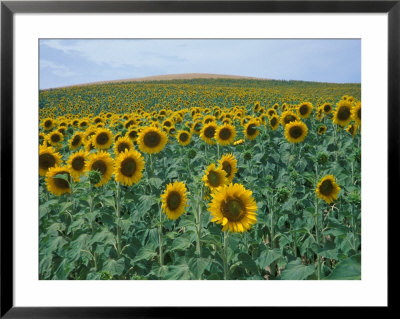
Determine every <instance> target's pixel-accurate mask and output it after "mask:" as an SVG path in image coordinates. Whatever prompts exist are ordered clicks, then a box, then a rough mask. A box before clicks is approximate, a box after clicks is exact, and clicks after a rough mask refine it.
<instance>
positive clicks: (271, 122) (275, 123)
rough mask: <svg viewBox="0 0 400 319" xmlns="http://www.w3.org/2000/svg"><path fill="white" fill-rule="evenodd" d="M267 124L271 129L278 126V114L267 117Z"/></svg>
mask: <svg viewBox="0 0 400 319" xmlns="http://www.w3.org/2000/svg"><path fill="white" fill-rule="evenodd" d="M269 126H270V127H271V129H272V130H273V131H275V130H276V129H277V128H278V127H279V117H278V115H272V116H271V117H270V119H269Z"/></svg>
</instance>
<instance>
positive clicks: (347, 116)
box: [333, 100, 352, 127]
mask: <svg viewBox="0 0 400 319" xmlns="http://www.w3.org/2000/svg"><path fill="white" fill-rule="evenodd" d="M351 109H352V104H351V103H350V102H348V101H345V100H342V101H340V102H339V103H338V104H336V110H335V114H334V115H333V123H335V124H337V125H340V126H342V127H345V126H346V125H347V124H349V122H350V121H351Z"/></svg>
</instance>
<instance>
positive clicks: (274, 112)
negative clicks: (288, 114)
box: [267, 107, 278, 117]
mask: <svg viewBox="0 0 400 319" xmlns="http://www.w3.org/2000/svg"><path fill="white" fill-rule="evenodd" d="M274 115H276V116H277V115H278V113H276V110H275V109H274V108H272V107H271V108H269V109H268V110H267V116H268V117H271V116H274Z"/></svg>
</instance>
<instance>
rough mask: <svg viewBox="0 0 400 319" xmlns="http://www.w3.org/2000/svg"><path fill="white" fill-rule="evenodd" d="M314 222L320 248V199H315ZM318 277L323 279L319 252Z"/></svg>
mask: <svg viewBox="0 0 400 319" xmlns="http://www.w3.org/2000/svg"><path fill="white" fill-rule="evenodd" d="M314 222H315V239H316V241H317V245H318V248H320V247H319V229H318V227H319V223H318V222H319V218H318V199H316V200H315V216H314ZM317 264H318V265H317V267H318V268H317V278H318V280H321V260H320V256H319V255H318V254H317Z"/></svg>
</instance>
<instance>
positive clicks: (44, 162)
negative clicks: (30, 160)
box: [39, 153, 56, 170]
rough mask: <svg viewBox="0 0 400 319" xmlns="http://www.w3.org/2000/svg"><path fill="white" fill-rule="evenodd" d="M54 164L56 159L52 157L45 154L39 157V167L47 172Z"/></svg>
mask: <svg viewBox="0 0 400 319" xmlns="http://www.w3.org/2000/svg"><path fill="white" fill-rule="evenodd" d="M55 164H56V159H55V158H54V156H53V155H51V154H49V153H45V154H42V155H40V156H39V167H40V168H41V169H45V170H48V169H49V168H50V167H53V166H54V165H55Z"/></svg>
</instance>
